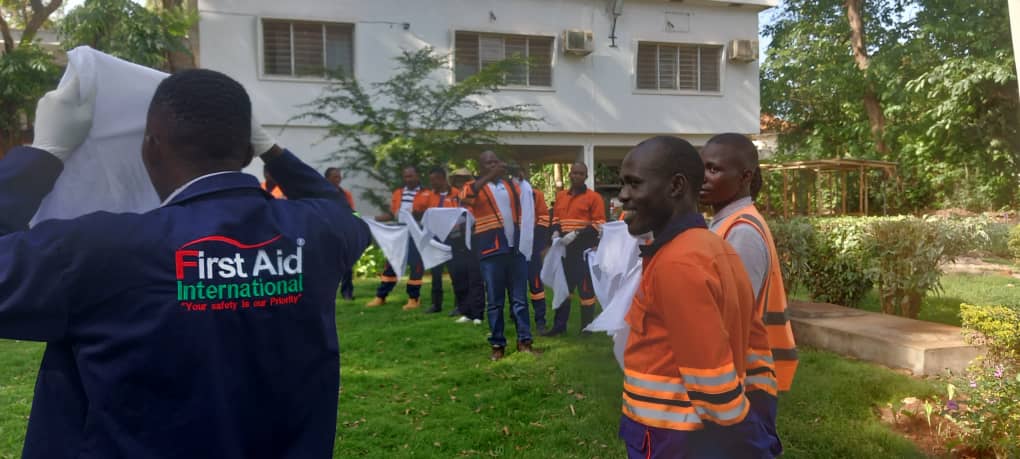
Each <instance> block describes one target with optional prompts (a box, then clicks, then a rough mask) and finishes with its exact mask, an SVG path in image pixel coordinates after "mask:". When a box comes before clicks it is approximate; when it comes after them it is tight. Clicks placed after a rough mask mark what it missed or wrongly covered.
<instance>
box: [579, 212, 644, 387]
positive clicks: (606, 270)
mask: <svg viewBox="0 0 1020 459" xmlns="http://www.w3.org/2000/svg"><path fill="white" fill-rule="evenodd" d="M639 245H640V241H639V239H637V238H635V237H633V236H631V235H630V233H629V232H627V224H626V223H623V222H611V223H606V224H605V225H603V226H602V237H601V239H600V240H599V246H598V249H597V250H594V251H588V252H586V254H585V255H586V259H587V261H588V267H589V269H590V272H591V282H592V288H593V289H594V290H595V296H596V297H597V298H598V300H599V304H601V305H602V313H601V314H599V316H598V317H596V318H595V320H594V321H592V323H591V324H589V325H588V326H587V327H585V330H587V331H591V332H596V331H603V332H606V333H607V334H609V335H610V336H612V337H613V353H614V355H615V356H616V359H617V362H618V363H619V364H620V367H621V368H622V367H623V350H624V349H625V348H626V346H627V336H628V335H629V334H630V327H629V326H628V324H627V321H626V317H627V313H628V312H630V305H631V302H633V300H634V294H635V293H636V292H637V289H638V286H639V285H640V284H641V272H642V268H641V257H640V250H639V249H638V247H639Z"/></svg>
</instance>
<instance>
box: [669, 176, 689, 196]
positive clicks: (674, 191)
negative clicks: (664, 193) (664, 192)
mask: <svg viewBox="0 0 1020 459" xmlns="http://www.w3.org/2000/svg"><path fill="white" fill-rule="evenodd" d="M689 184H690V182H688V181H687V176H686V175H684V174H681V173H679V172H678V173H676V174H673V178H672V179H671V183H670V187H669V196H670V197H671V198H678V197H683V196H684V195H685V194H686V193H687V187H688V186H689Z"/></svg>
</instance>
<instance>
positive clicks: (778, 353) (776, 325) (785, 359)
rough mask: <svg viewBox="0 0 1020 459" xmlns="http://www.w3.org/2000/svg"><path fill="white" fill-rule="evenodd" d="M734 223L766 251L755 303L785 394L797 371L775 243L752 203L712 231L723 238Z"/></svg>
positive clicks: (781, 388) (777, 376)
mask: <svg viewBox="0 0 1020 459" xmlns="http://www.w3.org/2000/svg"><path fill="white" fill-rule="evenodd" d="M738 223H746V224H748V225H750V226H751V227H752V228H754V229H755V231H757V232H758V234H760V235H761V237H762V238H763V239H764V240H765V245H766V246H768V249H769V264H770V266H769V269H768V271H767V272H766V274H765V279H764V282H762V286H761V291H760V292H759V293H758V298H757V301H758V305H759V306H762V310H763V311H764V316H763V317H762V321H763V322H765V329H766V331H767V332H768V336H769V344H770V345H771V346H772V357H773V358H774V359H775V365H776V380H777V382H778V383H779V390H781V391H789V390H790V386H791V385H792V384H793V376H794V374H795V373H796V372H797V343H796V342H794V340H793V328H792V327H790V317H789V313H788V312H787V310H786V306H787V303H786V289H785V288H784V287H783V272H782V269H781V268H780V267H779V254H778V252H776V243H775V241H774V240H773V239H772V232H771V231H769V227H768V225H766V224H765V219H764V218H762V216H761V214H759V213H758V209H756V208H755V207H754V204H751V205H749V206H747V207H744V208H742V209H740V210H738V211H736V212H734V213H733V215H730V216H729V217H727V218H726V219H725V220H723V221H722V223H720V224H719V226H718V227H717V229H716V231H717V232H718V234H719V235H720V236H722V237H723V239H725V238H726V237H727V236H728V235H729V233H730V230H731V229H733V227H734V226H736V225H737V224H738Z"/></svg>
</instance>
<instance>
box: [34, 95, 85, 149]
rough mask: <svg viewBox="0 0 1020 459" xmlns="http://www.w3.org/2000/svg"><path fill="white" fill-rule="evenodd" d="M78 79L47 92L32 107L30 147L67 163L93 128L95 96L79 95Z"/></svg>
mask: <svg viewBox="0 0 1020 459" xmlns="http://www.w3.org/2000/svg"><path fill="white" fill-rule="evenodd" d="M80 86H81V84H80V83H79V82H78V76H77V75H75V76H72V77H71V78H69V79H68V80H67V81H65V82H64V83H63V84H61V85H60V86H58V87H57V89H55V90H53V91H50V92H48V93H46V95H44V96H43V97H42V99H39V103H38V104H37V105H36V107H35V135H34V136H33V138H32V147H33V148H38V149H40V150H43V151H46V152H48V153H49V154H51V155H53V156H56V157H57V158H58V159H60V160H61V161H67V158H68V157H70V156H71V151H72V150H74V149H76V148H78V146H79V145H81V144H82V142H84V141H85V138H86V137H88V135H89V130H91V129H92V112H93V109H94V108H95V105H96V104H95V100H96V98H95V93H94V92H90V93H88V94H81V93H80Z"/></svg>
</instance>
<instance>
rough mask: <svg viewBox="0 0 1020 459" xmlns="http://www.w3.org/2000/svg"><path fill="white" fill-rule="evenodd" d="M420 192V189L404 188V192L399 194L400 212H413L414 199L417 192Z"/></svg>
mask: <svg viewBox="0 0 1020 459" xmlns="http://www.w3.org/2000/svg"><path fill="white" fill-rule="evenodd" d="M419 191H421V187H420V186H419V187H417V188H408V187H406V186H405V187H404V191H403V192H401V193H400V212H403V211H405V210H406V211H408V212H411V211H413V210H414V197H415V196H418V192H419Z"/></svg>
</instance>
